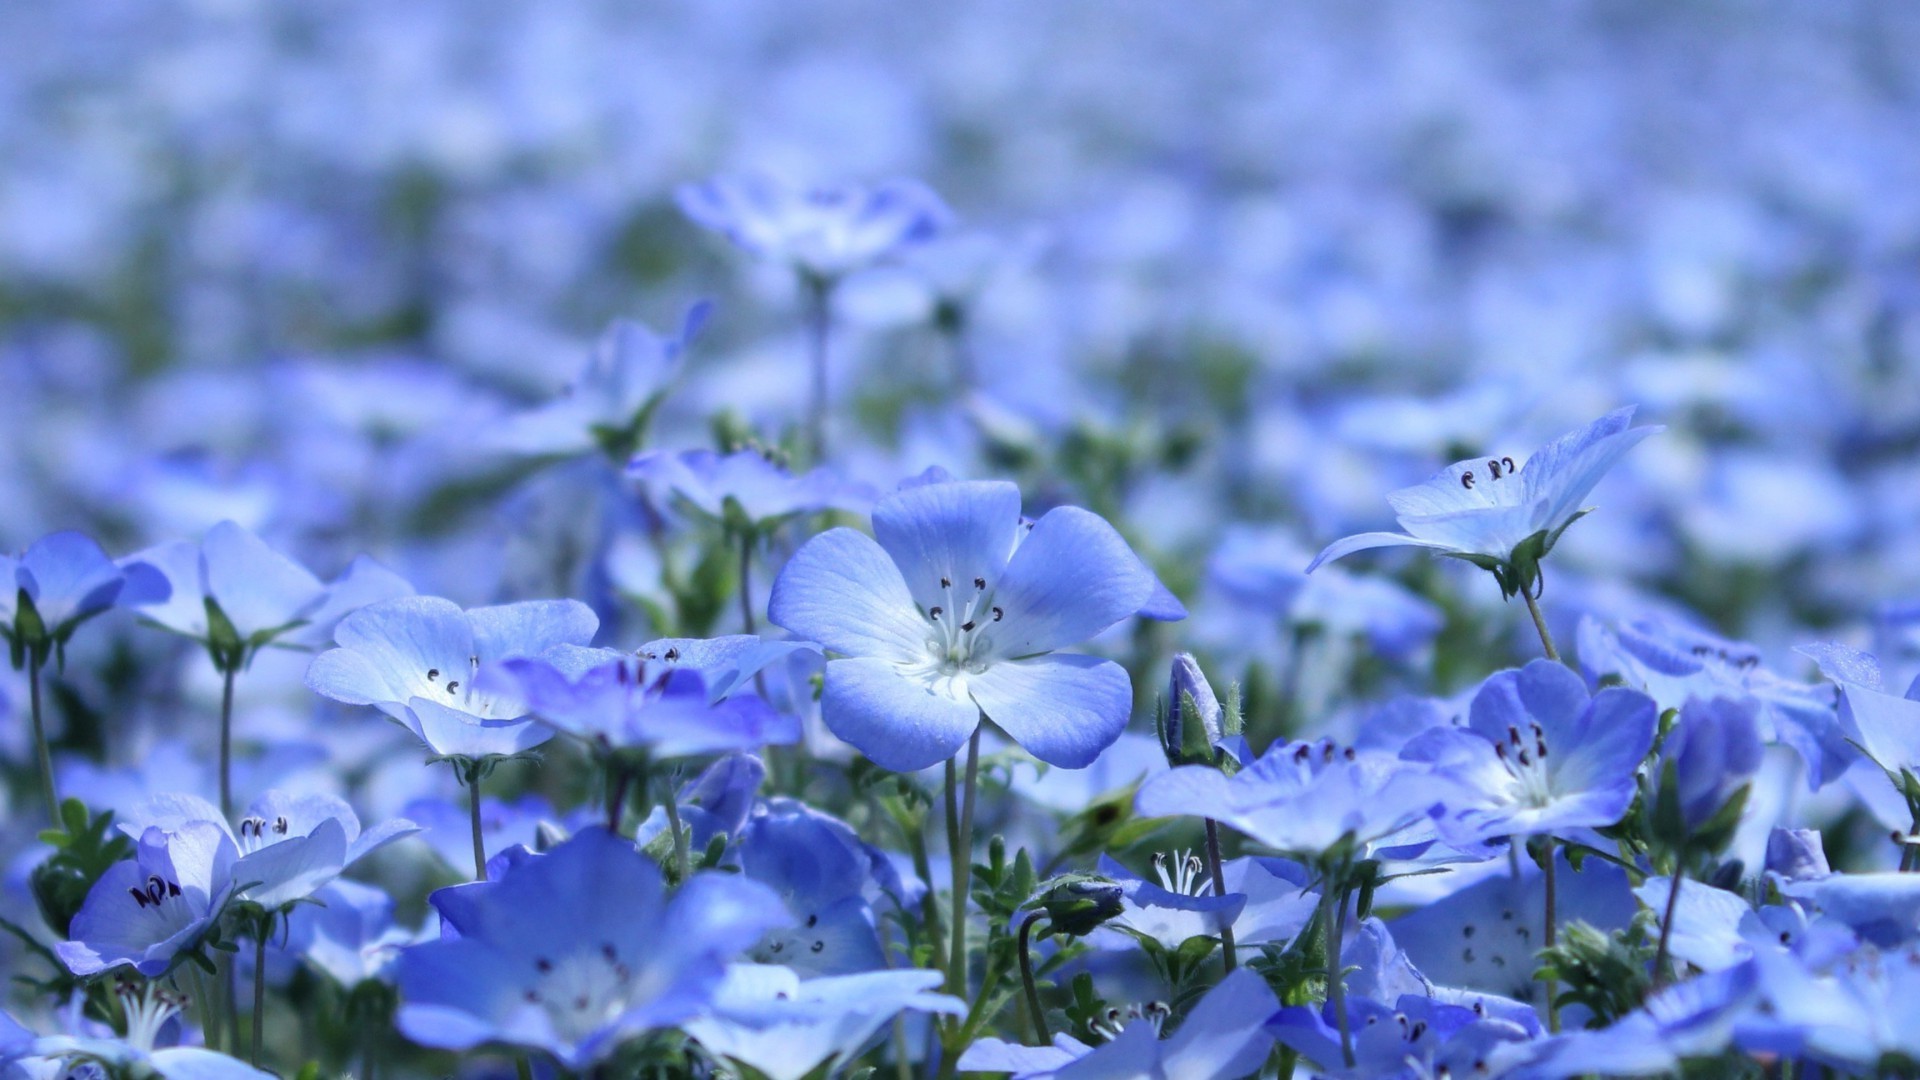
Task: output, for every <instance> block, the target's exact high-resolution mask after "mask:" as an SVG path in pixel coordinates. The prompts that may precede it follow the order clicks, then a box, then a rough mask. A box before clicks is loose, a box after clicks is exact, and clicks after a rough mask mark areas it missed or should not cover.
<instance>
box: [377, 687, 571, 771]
mask: <svg viewBox="0 0 1920 1080" xmlns="http://www.w3.org/2000/svg"><path fill="white" fill-rule="evenodd" d="M407 716H408V718H409V719H411V720H412V721H413V722H412V723H411V724H409V725H408V726H409V727H411V728H413V730H414V734H416V735H418V736H420V738H421V739H422V740H424V741H425V742H426V744H427V748H428V749H430V750H432V751H433V752H434V753H436V754H441V755H459V756H462V757H472V758H480V757H486V756H488V755H490V754H501V755H507V754H517V753H520V752H521V751H523V750H531V749H533V748H534V747H536V746H539V745H540V744H541V743H543V742H546V741H547V740H548V739H551V738H553V729H552V728H550V727H548V726H546V725H545V724H540V723H536V722H534V721H532V720H483V719H481V718H480V717H478V716H475V715H473V714H472V713H468V712H461V711H460V710H459V709H450V708H448V707H447V706H445V705H442V704H440V703H439V702H437V701H434V700H433V699H431V698H422V697H416V698H413V699H411V700H409V701H408V702H407Z"/></svg>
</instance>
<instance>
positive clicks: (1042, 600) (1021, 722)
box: [768, 482, 1153, 772]
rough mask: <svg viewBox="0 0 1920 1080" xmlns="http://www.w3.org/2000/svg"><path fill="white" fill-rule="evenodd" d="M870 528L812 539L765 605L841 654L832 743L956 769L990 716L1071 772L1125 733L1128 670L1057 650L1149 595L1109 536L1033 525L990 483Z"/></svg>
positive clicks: (906, 496) (889, 763)
mask: <svg viewBox="0 0 1920 1080" xmlns="http://www.w3.org/2000/svg"><path fill="white" fill-rule="evenodd" d="M873 528H874V538H869V537H867V536H866V535H865V534H863V533H860V532H857V531H855V530H853V529H846V528H840V529H831V530H828V531H827V532H824V533H821V534H820V535H818V536H816V537H814V538H813V539H812V540H809V541H808V542H807V543H806V544H805V545H804V546H803V547H801V549H800V550H799V551H798V552H796V553H795V554H794V556H793V558H792V559H791V560H790V561H789V562H788V563H787V565H786V568H785V569H783V570H782V571H781V573H780V577H779V579H778V580H777V581H775V582H774V586H773V598H772V602H771V604H770V606H769V609H768V613H769V616H770V617H771V618H772V620H773V621H774V622H775V623H777V624H779V625H780V626H783V627H785V628H786V629H788V630H789V631H792V632H793V633H794V634H796V635H798V636H800V637H802V638H806V639H809V640H812V641H817V642H819V643H820V644H821V645H823V646H825V647H826V648H828V649H830V650H832V651H834V652H837V653H841V654H843V657H842V658H840V659H835V660H831V661H830V662H829V663H828V664H827V670H826V683H825V689H824V695H823V698H822V702H821V708H822V714H823V716H824V718H825V720H826V723H827V726H828V728H829V729H831V730H832V731H833V733H834V734H835V735H838V736H839V737H840V738H842V739H845V740H846V741H847V742H849V743H852V744H853V745H854V746H855V747H857V748H859V749H860V750H861V751H862V752H863V753H865V754H866V755H867V756H868V757H869V758H872V759H873V760H874V761H875V762H877V763H878V764H880V765H882V766H885V767H886V768H889V769H893V770H896V771H900V772H908V771H912V770H915V769H923V768H926V767H927V766H929V765H933V764H937V763H938V762H941V761H944V760H946V759H948V758H950V757H952V756H953V755H954V753H955V751H957V750H958V749H959V748H960V747H961V746H963V745H964V744H965V743H966V742H967V739H968V737H969V736H971V735H972V734H973V732H974V731H975V730H976V729H977V728H978V726H979V723H980V718H981V717H982V715H984V716H986V717H987V718H988V719H991V720H993V721H994V723H996V724H998V725H999V726H1000V727H1001V728H1002V729H1003V730H1005V731H1006V732H1007V734H1009V735H1011V736H1012V737H1013V738H1014V739H1015V740H1016V741H1018V742H1019V743H1020V744H1021V745H1022V746H1023V747H1025V748H1026V749H1027V751H1028V752H1029V753H1031V754H1033V755H1034V756H1035V757H1037V758H1039V759H1040V760H1042V761H1045V762H1048V763H1049V764H1053V765H1059V766H1061V767H1064V768H1081V767H1083V766H1085V765H1087V764H1089V763H1091V762H1092V761H1093V759H1094V758H1095V757H1097V756H1099V753H1100V751H1102V750H1104V749H1105V748H1106V747H1107V746H1109V745H1110V744H1112V742H1113V741H1114V739H1116V738H1118V737H1119V735H1120V732H1121V730H1122V729H1123V728H1125V727H1126V724H1127V718H1128V715H1129V713H1130V712H1131V711H1132V706H1133V687H1132V682H1131V681H1130V680H1129V679H1128V677H1127V673H1126V670H1125V669H1124V668H1121V667H1120V666H1119V665H1117V664H1115V663H1112V662H1111V661H1107V660H1100V659H1097V658H1095V657H1090V656H1081V655H1076V654H1064V653H1056V652H1054V650H1056V649H1060V648H1063V647H1065V646H1069V645H1072V644H1075V643H1076V642H1080V641H1084V640H1086V639H1087V638H1089V637H1092V636H1093V635H1095V634H1098V633H1099V632H1101V631H1103V630H1105V629H1107V628H1108V627H1110V626H1112V625H1113V624H1114V623H1116V622H1119V621H1120V620H1122V619H1125V618H1127V617H1128V616H1130V615H1133V614H1134V613H1135V612H1138V611H1139V610H1140V609H1141V608H1142V606H1144V605H1145V604H1146V603H1147V600H1148V598H1149V597H1150V596H1151V595H1152V592H1153V576H1152V574H1151V573H1150V572H1149V571H1148V570H1147V569H1146V567H1145V565H1144V564H1143V563H1141V561H1140V559H1139V557H1138V556H1136V555H1135V554H1134V553H1133V551H1132V549H1130V548H1129V547H1128V546H1127V543H1126V541H1125V540H1123V539H1121V537H1120V534H1119V533H1117V532H1115V531H1114V529H1113V527H1112V526H1111V525H1109V524H1107V523H1106V522H1105V521H1104V520H1102V519H1101V518H1100V517H1098V516H1096V515H1094V514H1091V513H1088V512H1087V511H1085V510H1081V509H1078V508H1075V507H1060V508H1058V509H1055V510H1052V511H1050V512H1049V513H1047V514H1046V515H1045V516H1044V517H1042V518H1041V519H1040V520H1039V521H1038V522H1036V523H1034V524H1033V526H1032V528H1031V529H1030V530H1029V529H1026V528H1024V527H1023V526H1022V524H1021V518H1020V490H1019V488H1017V487H1015V486H1014V485H1013V484H1010V483H1003V482H984V483H939V484H927V485H923V486H918V487H912V488H908V489H906V490H904V491H901V492H899V493H897V494H895V495H892V496H890V497H888V498H886V499H883V500H882V501H881V502H880V504H879V505H878V506H876V507H875V508H874V512H873ZM1023 534H1024V539H1022V535H1023ZM876 541H877V542H876Z"/></svg>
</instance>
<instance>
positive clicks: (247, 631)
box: [200, 521, 327, 638]
mask: <svg viewBox="0 0 1920 1080" xmlns="http://www.w3.org/2000/svg"><path fill="white" fill-rule="evenodd" d="M200 550H201V553H202V555H203V556H204V557H205V560H206V581H207V595H208V596H210V597H212V598H213V599H214V600H215V601H217V602H218V603H219V605H220V610H221V611H223V612H225V613H226V616H227V620H228V621H229V622H231V623H233V626H234V629H235V630H237V631H239V633H240V636H241V637H242V638H245V637H249V636H251V635H253V634H256V633H259V632H261V631H263V630H272V629H275V628H277V627H281V626H285V625H287V624H288V623H290V622H294V621H296V620H299V619H302V618H305V617H306V616H307V615H308V614H309V613H310V612H312V611H313V610H314V609H315V608H317V607H319V606H320V602H321V601H322V600H324V599H325V598H326V592H327V587H326V586H325V585H323V584H321V582H320V579H319V578H317V577H314V576H313V574H311V573H309V572H308V571H307V568H306V567H304V566H301V565H300V564H299V563H296V562H294V561H293V560H292V559H289V558H287V557H286V556H285V555H282V554H280V553H279V552H278V551H275V550H273V548H271V547H269V546H267V542H266V541H264V540H262V539H260V538H259V537H258V536H255V535H254V534H252V533H251V532H248V531H247V530H246V529H243V528H241V527H240V526H238V525H236V524H234V523H233V522H231V521H223V522H221V523H220V524H218V525H215V526H214V527H213V528H211V529H209V530H207V537H206V540H205V541H203V542H202V543H201V545H200Z"/></svg>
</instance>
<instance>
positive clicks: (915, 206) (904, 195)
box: [676, 173, 952, 280]
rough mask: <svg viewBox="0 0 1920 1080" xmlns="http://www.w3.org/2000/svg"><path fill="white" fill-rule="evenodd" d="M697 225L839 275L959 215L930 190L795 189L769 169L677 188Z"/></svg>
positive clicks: (895, 185) (900, 185)
mask: <svg viewBox="0 0 1920 1080" xmlns="http://www.w3.org/2000/svg"><path fill="white" fill-rule="evenodd" d="M676 198H677V200H678V202H679V204H680V209H681V211H682V212H683V213H685V214H686V215H687V217H689V218H691V219H692V220H693V221H694V222H695V223H696V224H699V225H701V226H704V227H706V228H708V229H712V230H714V231H715V232H718V233H721V234H723V235H724V236H726V237H727V239H729V240H731V241H733V242H734V244H736V245H738V246H739V247H740V248H741V249H743V250H745V251H747V252H748V253H750V254H752V255H754V256H756V257H758V258H761V259H765V260H767V261H769V262H773V263H782V264H785V265H787V266H791V267H792V268H793V269H794V270H796V271H798V272H800V273H802V274H806V275H809V276H811V277H815V278H819V279H823V280H832V279H834V278H838V277H842V276H844V275H845V274H847V273H849V272H851V271H854V270H859V269H863V268H865V267H867V266H870V265H872V264H874V263H876V262H878V261H880V260H882V259H885V258H887V257H889V256H892V255H895V254H898V253H899V252H901V251H903V250H904V249H906V248H907V247H908V246H909V245H912V244H915V243H919V242H921V241H924V240H927V239H930V238H931V237H933V236H934V235H935V234H936V233H938V232H939V231H940V230H942V229H944V228H945V227H946V226H947V224H948V222H949V220H950V219H951V217H952V214H951V212H950V211H949V210H948V209H947V207H946V204H945V203H943V202H941V201H940V197H939V196H938V195H935V194H934V193H933V192H932V191H931V190H930V189H928V188H927V187H925V186H923V185H921V184H918V183H915V182H913V181H909V180H894V181H890V182H888V183H885V184H880V185H877V186H874V187H870V188H869V187H860V186H856V185H843V186H834V187H795V186H791V185H788V184H784V183H782V182H780V181H778V180H776V179H774V178H773V177H771V176H768V175H766V174H763V173H749V174H743V175H738V176H720V177H715V178H714V179H712V180H708V181H706V182H705V183H700V184H687V185H684V186H682V187H681V188H680V189H679V191H678V192H677V193H676Z"/></svg>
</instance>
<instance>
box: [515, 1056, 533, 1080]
mask: <svg viewBox="0 0 1920 1080" xmlns="http://www.w3.org/2000/svg"><path fill="white" fill-rule="evenodd" d="M513 1071H514V1074H515V1075H517V1076H518V1077H519V1078H520V1080H533V1066H531V1065H528V1064H527V1055H525V1054H521V1055H520V1056H519V1057H517V1058H514V1059H513Z"/></svg>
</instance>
